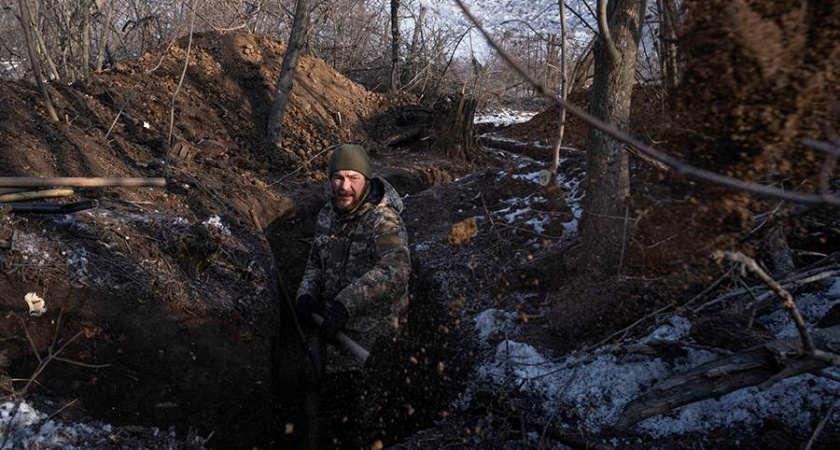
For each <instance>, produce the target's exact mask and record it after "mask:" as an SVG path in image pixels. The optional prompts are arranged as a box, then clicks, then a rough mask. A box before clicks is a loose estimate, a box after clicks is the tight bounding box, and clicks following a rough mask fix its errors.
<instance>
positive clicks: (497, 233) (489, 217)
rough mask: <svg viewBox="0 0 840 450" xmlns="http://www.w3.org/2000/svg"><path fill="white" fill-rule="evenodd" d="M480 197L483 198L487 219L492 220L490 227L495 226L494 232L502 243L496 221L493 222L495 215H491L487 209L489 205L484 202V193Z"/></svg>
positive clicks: (482, 202) (482, 203)
mask: <svg viewBox="0 0 840 450" xmlns="http://www.w3.org/2000/svg"><path fill="white" fill-rule="evenodd" d="M478 196H479V197H481V206H483V207H484V213H485V214H487V218H488V219H490V225H492V226H493V232H494V233H496V240H497V241H499V242H502V236H501V235H500V234H499V229H498V228H496V221H495V220H493V214H490V210H489V209H487V203H486V202H485V201H484V193H483V192H480V193H479V194H478Z"/></svg>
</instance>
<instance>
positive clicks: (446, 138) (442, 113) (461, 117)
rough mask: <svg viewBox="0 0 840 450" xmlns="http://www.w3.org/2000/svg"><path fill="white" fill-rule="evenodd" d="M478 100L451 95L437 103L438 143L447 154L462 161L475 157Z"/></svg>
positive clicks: (436, 125) (436, 126)
mask: <svg viewBox="0 0 840 450" xmlns="http://www.w3.org/2000/svg"><path fill="white" fill-rule="evenodd" d="M477 107H478V100H476V99H475V98H472V97H467V96H463V95H451V96H448V97H446V99H445V100H443V101H441V102H439V103H438V104H436V105H435V108H434V109H435V114H434V117H435V119H434V121H435V122H436V123H435V129H437V130H438V143H439V144H440V145H441V146H442V148H443V149H444V150H445V151H446V156H447V157H449V158H451V159H456V160H461V161H472V160H473V159H475V156H476V152H477V151H478V150H477V146H476V144H475V129H474V125H473V119H474V116H475V110H476V108H477Z"/></svg>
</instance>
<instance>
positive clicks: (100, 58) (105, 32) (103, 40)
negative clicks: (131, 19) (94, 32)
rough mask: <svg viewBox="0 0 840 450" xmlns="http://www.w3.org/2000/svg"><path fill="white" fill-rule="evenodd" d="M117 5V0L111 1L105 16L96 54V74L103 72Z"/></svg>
mask: <svg viewBox="0 0 840 450" xmlns="http://www.w3.org/2000/svg"><path fill="white" fill-rule="evenodd" d="M116 3H117V0H111V3H110V4H109V5H108V12H107V13H106V14H105V22H103V23H102V35H101V36H99V49H98V50H97V52H96V68H95V70H96V73H99V72H102V64H104V62H105V48H106V47H107V46H108V36H109V35H110V34H111V19H112V17H114V5H115V4H116Z"/></svg>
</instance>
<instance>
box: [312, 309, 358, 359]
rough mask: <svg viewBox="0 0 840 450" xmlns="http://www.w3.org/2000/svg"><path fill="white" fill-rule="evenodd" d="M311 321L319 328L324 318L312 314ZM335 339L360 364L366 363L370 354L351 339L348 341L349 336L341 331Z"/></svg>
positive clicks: (336, 334)
mask: <svg viewBox="0 0 840 450" xmlns="http://www.w3.org/2000/svg"><path fill="white" fill-rule="evenodd" d="M312 321H313V322H315V324H316V325H318V326H319V327H320V326H321V323H323V322H324V318H323V317H321V316H319V315H318V314H314V313H313V314H312ZM335 337H336V339H338V342H341V345H343V346H344V347H345V348H346V349H347V351H349V352H350V354H352V355H353V356H355V357H356V359H358V360H359V361H360V362H361V363H363V364H364V362H365V361H367V359H368V356H370V352H369V351H367V350H365V348H364V347H362V346H361V345H359V344H358V343H357V342H356V341H354V340H353V339H350V337H349V336H347V335H346V334H344V333H342V332H341V331H339V332H337V333H335Z"/></svg>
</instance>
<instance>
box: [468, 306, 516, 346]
mask: <svg viewBox="0 0 840 450" xmlns="http://www.w3.org/2000/svg"><path fill="white" fill-rule="evenodd" d="M517 318H518V315H517V314H516V313H514V312H505V311H502V310H499V309H493V308H491V309H488V310H486V311H484V312H482V313H481V314H479V315H477V316H476V317H475V319H474V321H475V329H476V330H477V331H478V337H479V338H480V339H481V340H482V341H484V342H487V340H488V339H490V338H491V337H496V336H501V337H508V336H513V335H516V334H517V333H518V332H519V327H518V326H517V325H516V319H517Z"/></svg>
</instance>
